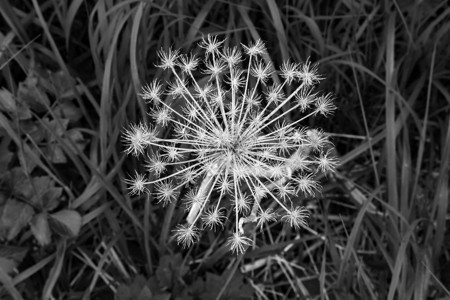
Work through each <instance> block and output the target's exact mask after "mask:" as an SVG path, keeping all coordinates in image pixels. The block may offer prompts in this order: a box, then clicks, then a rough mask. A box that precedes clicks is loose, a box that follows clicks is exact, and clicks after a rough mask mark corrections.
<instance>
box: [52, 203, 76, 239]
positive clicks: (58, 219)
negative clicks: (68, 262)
mask: <svg viewBox="0 0 450 300" xmlns="http://www.w3.org/2000/svg"><path fill="white" fill-rule="evenodd" d="M49 222H50V227H51V228H52V229H53V230H54V231H55V232H56V233H57V234H59V235H61V236H65V237H76V236H77V235H78V233H79V232H80V229H81V225H82V217H81V215H80V214H79V213H78V212H77V211H75V210H70V209H64V210H60V211H58V212H57V213H54V214H51V215H50V218H49Z"/></svg>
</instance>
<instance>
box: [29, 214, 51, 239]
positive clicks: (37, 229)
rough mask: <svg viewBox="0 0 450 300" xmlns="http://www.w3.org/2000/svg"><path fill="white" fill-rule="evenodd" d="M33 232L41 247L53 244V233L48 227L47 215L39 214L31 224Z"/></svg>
mask: <svg viewBox="0 0 450 300" xmlns="http://www.w3.org/2000/svg"><path fill="white" fill-rule="evenodd" d="M30 228H31V232H32V233H33V235H34V237H35V238H36V240H37V241H38V243H39V245H41V246H46V245H48V244H50V242H51V232H50V227H49V225H48V215H47V213H40V214H37V215H35V216H34V217H33V219H31V222H30Z"/></svg>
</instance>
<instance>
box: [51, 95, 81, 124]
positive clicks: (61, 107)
mask: <svg viewBox="0 0 450 300" xmlns="http://www.w3.org/2000/svg"><path fill="white" fill-rule="evenodd" d="M53 112H54V113H55V115H56V116H58V117H60V118H62V119H68V120H70V121H71V122H77V121H78V120H80V119H81V117H82V116H83V114H82V113H81V110H80V109H79V108H78V107H76V106H75V104H73V103H72V102H70V101H67V100H66V101H61V102H60V103H59V104H58V105H57V106H56V107H55V108H54V109H53Z"/></svg>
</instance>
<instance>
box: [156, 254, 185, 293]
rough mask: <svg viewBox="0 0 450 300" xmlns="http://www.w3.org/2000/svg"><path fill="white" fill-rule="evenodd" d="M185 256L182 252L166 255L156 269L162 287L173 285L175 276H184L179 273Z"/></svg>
mask: <svg viewBox="0 0 450 300" xmlns="http://www.w3.org/2000/svg"><path fill="white" fill-rule="evenodd" d="M182 263H183V258H182V257H181V254H179V253H178V254H176V255H174V256H172V255H164V256H163V257H162V258H161V259H160V262H159V265H158V268H157V269H156V278H157V279H158V282H159V284H160V286H161V287H162V288H167V287H172V283H173V277H174V276H175V277H177V276H182V275H183V274H179V273H180V272H179V271H180V267H181V266H182Z"/></svg>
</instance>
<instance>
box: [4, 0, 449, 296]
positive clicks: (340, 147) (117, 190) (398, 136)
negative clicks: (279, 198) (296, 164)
mask: <svg viewBox="0 0 450 300" xmlns="http://www.w3.org/2000/svg"><path fill="white" fill-rule="evenodd" d="M0 14H1V16H2V18H1V19H0V72H1V77H0V241H1V244H0V298H1V299H15V300H19V299H112V298H115V299H120V300H125V299H127V300H128V299H448V297H450V293H449V289H450V280H449V278H450V259H449V255H450V242H449V241H450V234H449V231H448V227H449V224H448V219H449V214H448V202H449V191H448V189H449V165H450V162H449V160H450V119H449V112H450V89H449V86H450V84H449V83H450V56H449V53H450V39H449V36H450V32H449V31H450V5H449V4H448V3H447V1H436V0H431V1H419V0H415V1H412V0H411V1H407V0H396V1H382V0H375V1H365V0H353V1H347V0H339V1H330V0H328V1H326V0H324V1H307V0H305V1H275V0H265V1H256V0H242V1H218V0H205V1H182V0H166V1H163V0H155V1H150V0H149V1H134V0H130V1H118V0H98V1H89V0H72V1H69V0H64V1H56V0H46V1H45V0H26V1H25V0H24V1H11V0H3V1H1V2H0ZM205 34H217V35H220V36H221V37H223V38H227V43H229V44H231V45H234V44H237V43H240V42H245V43H248V42H250V41H254V40H256V39H258V38H261V39H262V40H263V41H265V42H266V45H267V48H268V55H269V57H268V58H267V59H270V60H271V61H272V62H273V63H274V64H275V65H279V64H280V63H281V62H282V61H284V60H287V59H289V58H291V59H292V61H296V62H302V61H305V60H306V59H307V58H308V57H310V58H311V60H312V61H314V62H318V63H320V72H321V73H322V74H324V75H325V76H326V80H324V81H323V83H322V86H321V88H322V89H323V90H326V91H334V92H335V96H336V103H335V104H336V105H337V106H338V107H339V110H338V111H337V112H336V113H335V116H334V117H333V118H330V119H320V120H319V121H315V122H316V123H315V124H310V125H314V126H320V127H322V128H323V129H324V131H326V132H327V133H328V134H329V135H330V136H331V137H332V139H333V142H334V144H335V147H336V152H337V153H338V154H339V157H340V162H341V165H340V167H339V171H338V172H337V173H336V174H335V175H333V176H329V177H328V178H322V179H321V180H322V183H323V191H322V193H321V194H320V195H317V197H316V198H315V199H310V200H309V202H308V203H307V206H308V208H309V210H310V211H311V218H310V220H309V226H310V227H309V229H308V230H306V229H304V230H301V231H299V232H295V231H293V230H291V229H289V228H288V227H285V226H283V224H274V225H272V226H270V228H267V230H264V231H263V232H255V233H254V235H255V239H256V241H257V242H256V245H255V247H254V248H252V249H249V250H248V251H247V253H246V254H245V255H241V256H237V257H236V256H234V255H231V254H230V253H229V252H228V250H227V249H226V246H225V241H226V238H227V236H228V234H229V232H230V231H229V230H228V228H225V229H224V231H223V232H208V233H206V234H204V235H203V237H202V238H201V241H200V243H199V244H197V245H195V246H194V247H193V248H190V249H182V248H180V247H179V246H177V245H176V243H175V242H174V241H173V240H172V239H171V230H172V229H173V227H174V225H176V224H178V223H179V220H180V219H181V218H182V217H183V215H184V214H185V211H184V208H183V207H182V206H178V205H172V206H169V207H166V208H163V207H161V206H159V205H156V204H155V202H154V201H153V199H151V197H146V198H139V197H136V196H133V197H130V196H129V195H128V194H127V189H126V186H125V184H124V183H123V178H126V177H127V174H130V173H131V172H133V171H134V170H135V169H137V168H139V167H140V166H139V165H137V161H135V160H133V159H132V158H125V156H124V154H123V152H122V151H123V145H122V143H121V131H122V130H123V128H124V127H126V126H127V124H129V122H136V121H138V120H146V119H148V116H147V115H146V108H145V104H144V103H143V102H142V101H140V99H139V98H138V96H137V94H138V93H139V91H140V90H141V87H142V85H143V84H145V83H146V82H149V81H150V80H151V79H153V78H154V77H158V76H161V72H160V70H158V69H156V68H155V67H154V64H155V63H156V51H157V50H159V49H160V48H161V47H164V48H167V47H169V46H173V47H175V48H184V49H190V48H191V47H193V46H194V45H195V43H196V42H198V41H199V40H200V39H201V38H202V36H203V35H205ZM141 167H142V166H141Z"/></svg>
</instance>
